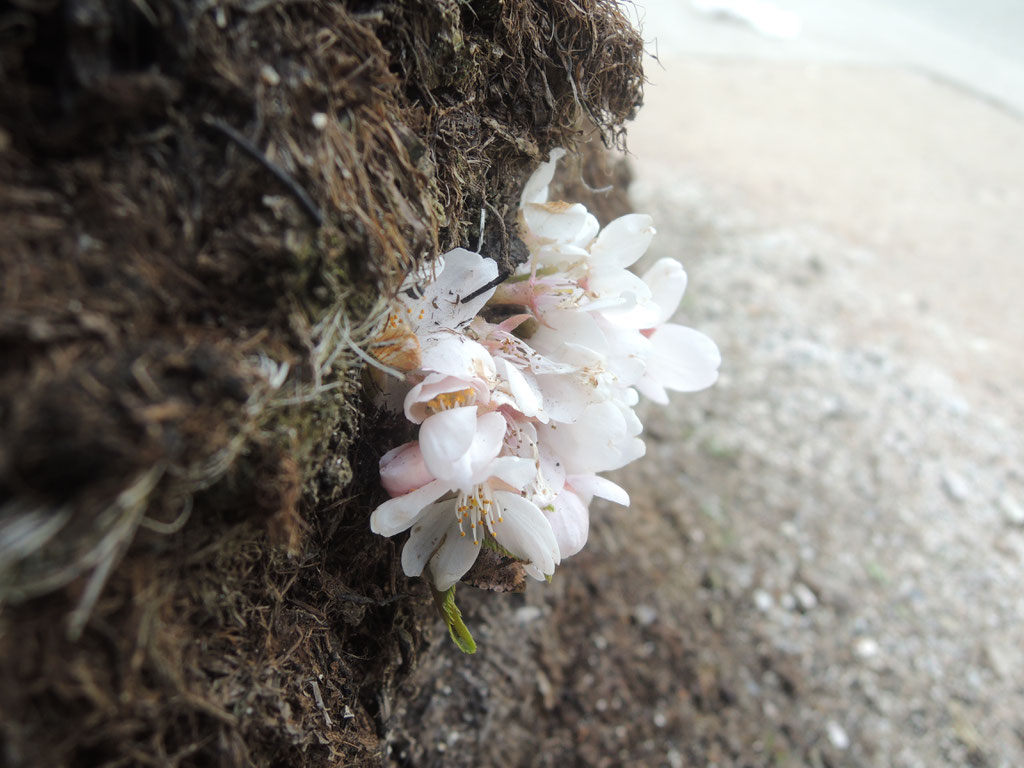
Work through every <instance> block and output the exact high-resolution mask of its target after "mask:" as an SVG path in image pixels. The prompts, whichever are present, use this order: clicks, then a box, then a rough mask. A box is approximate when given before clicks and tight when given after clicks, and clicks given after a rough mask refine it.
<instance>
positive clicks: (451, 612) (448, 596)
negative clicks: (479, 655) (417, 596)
mask: <svg viewBox="0 0 1024 768" xmlns="http://www.w3.org/2000/svg"><path fill="white" fill-rule="evenodd" d="M433 592H434V604H435V605H437V610H438V612H439V613H440V614H441V618H442V619H444V623H445V624H447V625H448V634H449V635H451V638H452V642H453V643H455V645H457V646H458V648H459V650H460V651H462V652H463V653H476V642H474V640H473V635H471V634H470V633H469V627H467V626H466V624H465V622H464V621H463V620H462V611H460V610H459V607H458V606H457V605H455V585H454V584H453V585H452V586H451V587H450V588H449V589H448V591H446V592H438V591H437V590H433Z"/></svg>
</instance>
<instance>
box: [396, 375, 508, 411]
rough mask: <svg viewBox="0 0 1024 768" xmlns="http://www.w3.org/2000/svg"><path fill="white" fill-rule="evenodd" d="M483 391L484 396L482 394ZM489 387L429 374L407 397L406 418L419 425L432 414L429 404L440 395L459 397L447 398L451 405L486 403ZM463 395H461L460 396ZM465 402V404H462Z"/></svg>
mask: <svg viewBox="0 0 1024 768" xmlns="http://www.w3.org/2000/svg"><path fill="white" fill-rule="evenodd" d="M481 389H482V390H483V394H481ZM487 389H488V388H487V385H486V384H484V383H483V382H480V381H479V380H476V379H469V380H467V379H465V378H461V377H459V376H449V375H447V374H444V373H428V374H427V375H426V376H425V377H424V379H423V381H421V382H419V383H418V384H416V385H415V386H414V387H413V388H412V389H410V390H409V392H408V393H407V394H406V396H405V403H404V409H405V417H406V418H407V419H409V421H411V422H412V423H413V424H419V423H421V422H422V421H423V420H424V419H426V418H427V417H428V416H430V414H431V410H432V409H431V408H428V407H427V404H428V403H429V402H430V401H431V400H434V399H435V398H437V397H438V396H439V395H458V396H457V397H450V398H446V400H447V401H448V404H449V405H455V404H456V403H457V402H461V405H463V406H469V405H475V404H476V403H477V402H480V403H481V404H483V403H486V402H487V399H488V394H487ZM459 393H461V394H459ZM462 401H464V402H462Z"/></svg>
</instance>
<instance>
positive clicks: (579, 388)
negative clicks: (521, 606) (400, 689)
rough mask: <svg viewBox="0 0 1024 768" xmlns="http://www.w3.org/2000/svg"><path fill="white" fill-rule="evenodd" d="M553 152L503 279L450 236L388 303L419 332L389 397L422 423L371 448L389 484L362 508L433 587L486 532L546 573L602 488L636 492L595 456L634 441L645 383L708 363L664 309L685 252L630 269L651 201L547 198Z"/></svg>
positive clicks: (616, 455)
mask: <svg viewBox="0 0 1024 768" xmlns="http://www.w3.org/2000/svg"><path fill="white" fill-rule="evenodd" d="M561 154H562V153H561V152H560V151H556V152H553V153H552V158H551V160H550V161H549V162H547V163H545V164H544V165H542V166H541V167H540V168H539V169H538V170H537V171H536V172H535V173H534V174H533V176H532V177H531V178H530V179H529V181H528V182H527V184H526V187H525V189H524V191H523V194H522V199H521V203H520V217H521V219H520V224H521V230H522V235H523V239H524V241H525V242H526V245H527V246H528V247H529V251H530V258H529V260H528V261H527V262H526V263H524V264H523V265H521V266H520V267H519V269H518V270H517V271H516V272H515V273H514V274H513V275H511V276H509V277H508V279H506V280H505V281H504V282H502V283H501V284H500V285H499V284H498V280H497V277H498V267H497V265H496V264H495V262H494V261H493V260H491V259H488V258H485V257H483V256H481V255H480V254H477V253H473V252H471V251H468V250H465V249H462V248H459V249H455V250H453V251H451V252H449V253H446V254H444V256H443V257H440V258H439V259H438V260H437V261H436V262H435V263H434V264H433V265H432V267H433V271H432V273H431V274H430V275H429V276H428V275H414V276H412V277H411V278H410V279H409V281H408V282H407V284H406V286H404V289H403V291H402V292H401V294H400V299H399V301H400V306H399V307H397V308H396V311H395V312H394V313H393V314H392V316H391V317H390V318H389V328H390V329H392V330H393V329H394V328H395V326H397V325H399V324H401V326H402V327H403V328H405V329H406V331H405V333H406V335H407V336H408V341H412V340H413V339H412V336H414V337H415V344H416V345H418V351H419V354H418V359H417V361H416V362H417V364H418V365H417V367H416V369H415V370H413V371H411V372H410V374H409V375H408V376H407V377H406V384H405V387H404V388H403V390H402V391H401V392H400V393H399V396H401V398H402V403H401V407H402V408H404V411H405V415H406V417H407V418H408V419H409V420H410V421H412V422H413V423H415V424H418V425H419V434H418V439H417V440H415V441H413V442H409V443H406V444H405V445H402V446H399V447H398V448H395V449H394V450H392V451H389V452H388V453H387V454H385V455H384V457H383V458H382V459H381V461H380V475H381V481H382V483H383V485H384V488H385V489H386V490H387V492H388V493H389V494H390V495H391V497H392V498H390V499H389V500H388V501H385V502H384V503H383V504H381V505H380V506H379V507H377V509H376V510H374V512H373V514H372V517H371V519H370V525H371V527H372V529H373V530H374V531H375V532H376V533H379V534H382V535H384V536H394V535H396V534H399V533H401V532H403V531H406V530H409V531H410V535H409V539H408V541H407V542H406V544H405V547H404V549H403V550H402V566H403V568H404V570H405V572H406V574H408V575H410V576H418V575H420V574H422V573H423V571H424V570H425V569H426V570H427V571H428V572H429V576H430V578H431V580H432V582H433V584H434V587H435V588H436V589H437V590H438V591H441V592H443V591H445V590H448V589H449V588H450V587H452V586H453V585H454V584H455V583H456V582H458V581H459V579H460V578H461V577H462V576H463V575H464V574H465V573H466V572H467V571H468V570H469V569H470V567H471V566H472V565H473V563H474V562H475V560H476V558H477V555H478V554H479V552H480V548H481V545H490V546H496V548H498V549H499V550H501V551H503V552H505V553H507V554H510V555H512V556H514V557H515V558H517V559H519V560H520V561H522V563H523V565H524V568H525V570H526V572H527V573H528V574H529V575H531V576H533V577H535V578H537V579H544V578H546V577H550V576H551V574H552V573H553V572H554V570H555V566H556V565H558V564H559V562H560V561H561V560H563V559H565V558H567V557H569V556H571V555H573V554H575V553H576V552H578V551H579V550H580V549H581V548H582V547H583V545H584V544H585V543H586V541H587V533H588V530H589V524H590V522H589V520H590V518H589V512H588V507H589V505H590V502H591V501H592V499H593V498H594V497H595V496H597V497H601V498H604V499H608V500H610V501H612V502H616V503H618V504H624V505H628V504H629V496H628V494H627V493H626V491H625V490H624V489H623V488H621V487H619V486H618V485H616V484H615V483H613V482H611V481H610V480H608V479H606V478H603V477H601V476H600V473H601V472H606V471H609V470H614V469H618V468H619V467H622V466H625V465H626V464H628V463H629V462H631V461H633V460H634V459H637V458H640V457H641V456H643V455H644V450H645V448H644V443H643V441H642V440H641V438H640V433H641V431H642V425H641V423H640V420H639V419H638V418H637V415H636V413H635V411H634V407H635V406H636V405H637V402H638V400H639V396H640V394H643V395H645V396H647V397H649V398H650V399H652V400H654V401H655V402H658V403H667V402H668V396H667V393H666V390H676V391H682V392H692V391H696V390H700V389H703V388H705V387H708V386H710V385H711V384H712V383H714V381H715V379H716V378H717V376H718V366H719V363H720V357H719V352H718V348H717V347H716V346H715V344H714V342H713V341H711V339H709V338H708V337H707V336H705V335H704V334H702V333H699V332H698V331H695V330H693V329H691V328H686V327H684V326H681V325H675V324H673V323H669V322H668V320H669V318H670V317H671V316H672V315H673V313H674V312H675V311H676V308H677V307H678V305H679V302H680V300H681V299H682V296H683V292H684V291H685V289H686V273H685V272H684V271H683V267H682V265H681V264H680V263H679V262H677V261H675V260H674V259H667V258H666V259H661V260H659V261H656V262H655V263H654V264H653V265H651V266H650V267H649V268H648V269H647V271H646V272H645V273H644V274H643V276H642V277H640V276H638V275H636V274H635V273H633V272H631V271H630V270H629V267H630V266H632V265H633V264H634V263H635V262H636V261H637V260H638V259H639V258H640V257H641V256H642V255H643V254H644V253H645V252H646V250H647V248H648V246H649V244H650V242H651V239H652V237H653V236H654V228H653V226H652V222H651V218H650V217H649V216H646V215H642V214H631V215H627V216H623V217H621V218H619V219H616V220H615V221H613V222H611V223H610V224H608V225H607V226H606V227H605V228H604V229H601V228H600V226H599V224H598V221H597V219H596V218H595V217H594V216H593V215H592V214H590V213H589V212H588V211H587V209H586V208H585V207H584V206H582V205H579V204H568V203H563V202H549V201H548V186H549V184H550V182H551V179H552V176H553V174H554V170H555V164H556V162H557V160H558V159H559V157H561ZM495 286H496V287H495ZM483 287H487V288H486V290H483V291H481V290H480V289H481V288H483ZM397 335H398V334H394V333H393V334H392V336H393V337H397Z"/></svg>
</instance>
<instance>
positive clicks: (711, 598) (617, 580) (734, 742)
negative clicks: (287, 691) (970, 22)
mask: <svg viewBox="0 0 1024 768" xmlns="http://www.w3.org/2000/svg"><path fill="white" fill-rule="evenodd" d="M664 63H665V64H666V67H668V70H667V72H670V73H671V77H669V76H668V75H667V74H666V76H664V77H661V78H655V79H656V80H659V81H660V82H658V84H657V85H656V86H655V87H652V88H651V89H650V90H649V91H648V103H647V106H646V107H645V111H644V113H643V116H642V118H641V120H640V121H639V122H638V123H637V124H636V126H635V127H634V129H633V130H632V132H631V147H632V149H633V151H634V153H635V154H636V155H637V168H638V181H637V184H636V186H635V188H634V197H635V200H636V203H637V208H638V209H639V210H644V211H649V212H651V213H652V214H654V216H655V217H656V220H657V222H658V224H659V236H658V238H657V239H656V245H655V253H653V254H652V256H655V257H657V256H665V255H671V256H675V257H678V258H680V259H682V260H683V261H684V262H685V263H686V265H687V267H688V271H689V273H690V294H689V296H688V297H687V299H686V301H685V302H684V305H683V307H682V308H681V311H680V315H679V318H678V319H679V321H680V322H684V323H686V324H690V325H693V326H695V327H698V328H701V329H702V330H705V331H707V332H708V333H710V334H711V335H712V336H713V337H714V338H716V339H717V340H718V342H719V344H720V346H721V349H722V352H723V357H724V363H723V368H722V377H721V380H720V382H719V384H718V385H717V386H716V387H715V388H714V389H712V390H710V391H708V392H704V393H700V394H697V395H689V396H679V397H676V398H674V400H673V403H672V405H671V406H670V407H668V408H667V409H658V408H655V407H647V408H645V409H644V422H645V424H646V425H647V438H648V455H647V457H646V458H644V459H643V460H641V461H640V462H637V464H635V465H634V466H632V467H630V468H627V469H626V470H623V471H621V472H619V473H618V474H617V477H616V480H617V481H618V482H620V483H622V484H623V485H625V486H626V487H627V488H629V489H630V491H631V493H632V498H633V504H632V506H631V508H630V509H628V510H627V509H622V508H614V507H611V506H599V505H595V508H594V509H593V518H594V522H593V528H592V532H591V541H590V543H589V544H588V548H587V549H586V550H585V551H584V552H583V553H581V554H580V555H578V556H577V557H576V558H574V559H573V560H571V561H568V562H566V563H564V564H563V566H562V568H561V570H560V571H559V573H558V574H557V575H556V578H555V581H554V583H553V584H552V585H550V586H547V587H545V586H539V585H531V588H530V589H529V590H528V592H527V594H526V595H522V596H520V595H514V596H500V595H492V594H482V593H477V592H475V591H474V590H471V589H468V588H464V589H463V590H462V592H461V593H460V599H461V601H462V602H463V604H464V609H465V612H466V614H467V619H468V621H469V623H470V624H471V626H473V627H474V629H475V630H476V634H477V639H478V640H479V641H480V644H481V651H480V653H479V654H478V655H477V656H476V657H473V658H467V657H461V656H460V655H459V654H458V653H457V652H455V651H454V650H453V649H452V648H451V647H450V644H449V643H448V641H447V638H445V637H441V636H440V634H439V635H438V638H437V642H436V648H435V652H434V653H432V654H430V655H428V656H427V661H426V662H424V663H423V665H422V666H421V668H420V669H419V670H418V671H417V673H416V674H415V675H414V682H413V684H412V685H410V687H409V689H408V690H407V691H405V692H404V693H403V696H402V697H401V701H400V702H396V703H394V714H393V716H392V718H391V720H390V730H389V734H388V738H389V741H390V745H391V759H392V761H393V763H394V764H396V765H417V766H419V765H424V766H435V765H436V766H461V765H466V766H469V765H492V764H493V765H496V764H499V763H500V764H503V765H522V766H527V765H530V766H533V765H536V766H547V765H552V766H554V765H558V766H564V765H587V766H590V765H600V766H619V765H631V766H632V765H637V766H670V767H671V768H677V767H678V766H688V765H693V766H703V765H720V766H733V765H736V766H740V765H751V766H761V765H765V766H768V765H786V766H790V765H792V766H800V765H828V766H846V765H849V766H938V765H950V766H960V765H977V766H1017V765H1022V764H1024V685H1022V681H1024V648H1022V644H1021V637H1024V597H1022V595H1024V590H1022V588H1021V585H1022V583H1024V470H1022V467H1024V463H1022V458H1024V440H1022V436H1021V433H1020V428H1019V425H1020V424H1021V423H1024V421H1022V416H1024V395H1022V394H1021V392H1020V390H1019V388H1018V387H1017V383H1018V382H1019V381H1020V380H1021V375H1022V370H1021V361H1020V359H1019V355H1018V354H1017V350H1019V349H1020V347H1021V344H1022V342H1024V335H1022V334H1024V323H1021V322H1020V311H1019V309H1018V306H1017V303H1018V299H1017V295H1016V294H1017V291H1018V287H1019V286H1020V285H1021V284H1022V278H1024V274H1022V272H1024V226H1022V224H1021V222H1020V211H1021V210H1022V208H1021V205H1022V203H1024V124H1022V122H1021V121H1020V120H1019V119H1018V118H1016V117H1014V116H1013V115H1012V114H1011V113H1010V112H1008V111H1007V110H1006V109H1003V108H1001V107H999V106H997V105H994V104H992V103H991V101H990V100H988V99H985V98H980V97H979V96H977V95H975V94H972V93H970V92H969V91H968V90H965V89H964V88H958V87H952V86H950V85H948V84H945V83H943V82H940V81H937V80H936V79H935V78H932V77H928V76H925V75H923V74H920V73H917V72H914V71H909V70H907V69H906V68H900V67H894V66H888V65H884V66H883V65H879V64H877V63H871V62H851V61H830V62H825V61H817V62H807V61H793V60H783V59H779V60H765V59H759V60H741V59H735V58H721V57H717V58H716V57H700V58H689V59H679V60H678V61H676V62H674V63H672V62H668V61H665V62H664ZM391 706H392V702H386V707H385V711H390V710H391Z"/></svg>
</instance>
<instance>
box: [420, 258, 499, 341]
mask: <svg viewBox="0 0 1024 768" xmlns="http://www.w3.org/2000/svg"><path fill="white" fill-rule="evenodd" d="M438 264H439V265H440V267H439V269H438V273H437V279H436V280H434V281H433V282H432V283H429V284H427V285H425V286H422V288H420V289H419V293H420V295H419V296H418V297H416V298H412V299H410V300H409V301H405V302H404V303H405V304H406V306H407V307H408V308H409V309H410V310H411V311H410V312H409V313H408V315H409V317H410V318H411V319H412V320H413V322H414V324H415V326H416V333H417V335H422V334H423V333H430V332H432V331H435V330H437V329H439V328H448V329H455V330H458V329H459V328H462V327H463V326H465V325H466V324H468V323H469V322H470V321H471V320H472V319H473V318H474V317H476V315H477V313H478V312H479V311H480V310H481V309H482V308H483V306H484V304H486V303H487V300H488V299H489V298H491V294H493V293H494V289H493V288H490V289H488V290H487V291H484V292H483V293H481V294H480V295H479V296H476V297H475V298H473V299H471V300H469V301H465V302H464V301H463V298H465V297H466V296H469V295H471V294H472V293H473V292H475V291H476V290H478V289H479V288H482V287H483V286H485V285H487V284H488V283H490V282H491V281H493V280H494V279H495V278H496V277H497V276H498V265H497V263H495V261H494V259H488V258H484V257H483V256H481V255H480V254H479V253H473V251H468V250H466V249H465V248H455V249H454V250H451V251H448V253H446V254H444V255H443V256H440V257H438ZM412 292H413V293H416V292H417V291H416V289H412ZM421 312H422V317H421V316H420V313H421Z"/></svg>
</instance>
